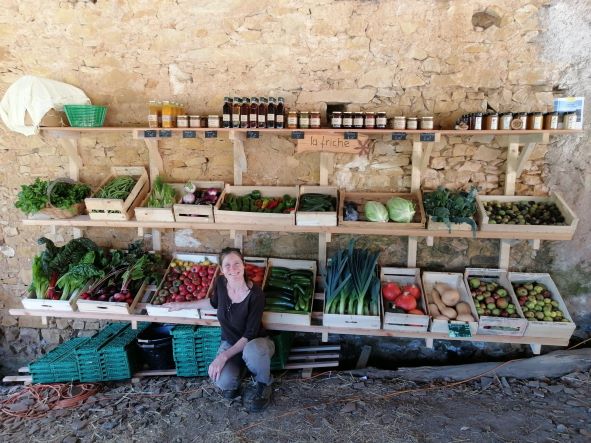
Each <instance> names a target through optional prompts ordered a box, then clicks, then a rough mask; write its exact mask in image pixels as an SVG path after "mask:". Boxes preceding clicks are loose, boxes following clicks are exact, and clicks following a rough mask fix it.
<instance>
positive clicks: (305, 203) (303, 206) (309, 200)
mask: <svg viewBox="0 0 591 443" xmlns="http://www.w3.org/2000/svg"><path fill="white" fill-rule="evenodd" d="M336 203H337V199H336V198H335V197H332V196H330V195H324V194H314V193H309V194H302V195H301V196H300V207H299V208H298V211H301V212H332V211H336Z"/></svg>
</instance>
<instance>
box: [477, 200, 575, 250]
mask: <svg viewBox="0 0 591 443" xmlns="http://www.w3.org/2000/svg"><path fill="white" fill-rule="evenodd" d="M522 201H534V202H545V203H546V202H553V203H555V204H556V206H558V209H559V210H560V212H561V214H562V216H563V217H564V222H565V223H564V225H509V224H495V223H493V224H491V223H490V219H489V217H488V215H487V213H486V210H485V209H484V204H483V203H487V202H500V203H509V202H510V203H516V202H522ZM476 204H477V210H478V212H477V214H478V223H479V225H480V229H481V230H482V231H491V232H494V231H496V232H507V231H510V232H527V233H532V232H539V233H542V234H562V235H567V238H566V239H567V240H571V239H572V238H573V235H574V234H575V230H576V229H577V224H578V223H579V219H578V217H577V216H576V215H575V213H574V212H573V210H572V209H571V208H570V207H569V206H568V205H567V204H566V202H565V201H564V199H563V198H562V196H561V195H560V194H558V193H556V192H552V193H550V196H548V197H534V196H505V195H479V196H477V197H476Z"/></svg>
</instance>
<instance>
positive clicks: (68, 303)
mask: <svg viewBox="0 0 591 443" xmlns="http://www.w3.org/2000/svg"><path fill="white" fill-rule="evenodd" d="M77 299H78V295H75V296H74V297H70V299H69V300H49V299H46V298H35V297H33V294H31V293H28V294H27V298H23V299H21V303H22V305H23V308H25V309H34V310H42V311H51V312H54V311H61V312H73V311H75V310H76V300H77Z"/></svg>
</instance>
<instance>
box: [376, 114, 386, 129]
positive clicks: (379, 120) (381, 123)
mask: <svg viewBox="0 0 591 443" xmlns="http://www.w3.org/2000/svg"><path fill="white" fill-rule="evenodd" d="M387 124H388V119H387V118H386V113H385V112H377V113H376V128H378V129H386V125H387Z"/></svg>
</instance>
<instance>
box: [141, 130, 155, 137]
mask: <svg viewBox="0 0 591 443" xmlns="http://www.w3.org/2000/svg"><path fill="white" fill-rule="evenodd" d="M144 137H145V138H156V137H158V131H155V130H149V131H144Z"/></svg>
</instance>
